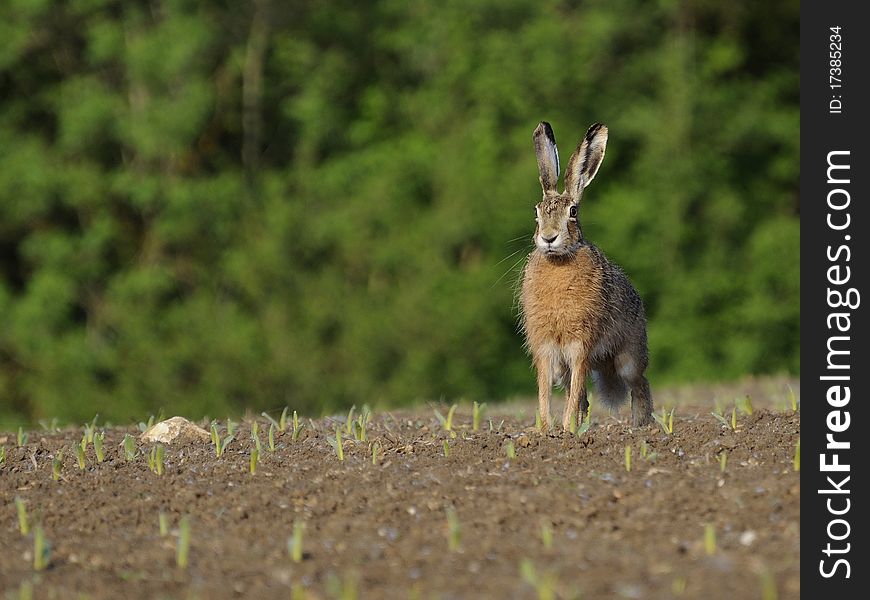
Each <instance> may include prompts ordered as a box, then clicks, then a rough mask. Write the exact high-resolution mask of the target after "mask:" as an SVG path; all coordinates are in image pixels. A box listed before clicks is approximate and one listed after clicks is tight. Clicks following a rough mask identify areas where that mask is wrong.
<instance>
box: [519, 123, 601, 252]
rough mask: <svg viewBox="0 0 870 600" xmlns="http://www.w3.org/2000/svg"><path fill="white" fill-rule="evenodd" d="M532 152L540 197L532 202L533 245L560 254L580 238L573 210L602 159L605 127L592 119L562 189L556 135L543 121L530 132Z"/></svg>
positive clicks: (572, 248)
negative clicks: (532, 140)
mask: <svg viewBox="0 0 870 600" xmlns="http://www.w3.org/2000/svg"><path fill="white" fill-rule="evenodd" d="M534 140H535V154H536V155H537V158H538V172H539V173H540V175H541V179H540V181H541V188H542V189H543V190H544V198H543V200H541V201H540V202H539V203H538V204H537V206H535V220H536V221H537V223H538V226H537V228H536V229H535V246H537V247H538V250H539V251H541V252H542V253H544V254H547V255H550V256H563V255H565V254H571V253H573V252H575V251H576V250H577V248H578V247H579V246H580V244H581V242H582V241H583V232H582V231H581V230H580V223H579V222H578V221H577V211H578V210H579V206H580V198H581V197H582V195H583V190H584V189H585V188H586V186H587V185H589V183H590V182H591V181H592V180H593V179H594V178H595V174H596V173H598V167H600V166H601V161H602V160H604V149H605V148H606V146H607V127H605V126H604V125H602V124H601V123H596V124H595V125H593V126H592V127H590V128H589V130H588V131H587V132H586V135H585V136H583V139H582V140H580V144H578V145H577V149H576V150H575V151H574V154H572V155H571V159H570V160H569V161H568V170H567V171H565V191H564V192H562V193H561V194H560V193H559V192H558V190H557V189H556V183H557V182H558V180H559V150H558V149H557V148H556V137H555V136H554V135H553V129H552V127H550V124H549V123H547V122H546V121H544V122H542V123H541V124H540V125H538V127H537V129H535V134H534Z"/></svg>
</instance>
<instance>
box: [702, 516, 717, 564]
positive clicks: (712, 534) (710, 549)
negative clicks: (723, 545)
mask: <svg viewBox="0 0 870 600" xmlns="http://www.w3.org/2000/svg"><path fill="white" fill-rule="evenodd" d="M704 552H706V553H707V555H708V556H712V555H714V554H716V530H715V529H714V528H713V524H712V523H707V524H706V525H704Z"/></svg>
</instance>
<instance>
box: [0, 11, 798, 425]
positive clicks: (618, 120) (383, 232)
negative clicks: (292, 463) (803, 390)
mask: <svg viewBox="0 0 870 600" xmlns="http://www.w3.org/2000/svg"><path fill="white" fill-rule="evenodd" d="M798 12H799V3H798V2H797V1H796V0H794V1H785V0H777V1H770V2H751V1H735V2H719V1H714V0H687V1H677V0H660V1H657V2H649V1H646V0H584V1H580V2H568V1H559V0H477V1H474V2H466V1H459V0H438V1H435V0H367V1H360V0H323V1H317V0H288V1H286V2H278V1H277V0H254V1H243V2H242V1H227V0H224V1H216V0H215V1H205V0H202V1H195V0H152V1H138V0H123V1H122V0H68V1H65V2H59V1H57V0H54V1H51V0H7V1H5V2H3V3H0V40H2V42H0V419H5V420H6V421H10V422H14V421H26V420H33V419H38V418H44V417H59V418H60V419H61V420H64V419H77V420H81V419H83V418H85V417H90V416H92V415H93V414H94V412H99V413H100V414H101V415H102V416H103V417H106V418H110V419H115V420H119V421H126V420H128V419H131V418H141V417H142V415H144V414H147V413H148V412H149V411H152V412H153V411H156V409H157V408H158V407H166V408H167V410H168V411H169V412H171V413H173V414H187V415H190V416H196V417H199V416H202V415H203V414H211V415H218V414H226V413H238V412H241V411H242V410H244V409H248V408H250V409H256V410H261V409H266V408H274V407H280V406H283V405H285V404H289V405H291V406H292V407H293V408H297V409H300V410H301V411H307V412H311V413H318V412H320V411H326V410H332V409H337V408H339V407H342V406H347V405H350V404H351V403H357V404H361V403H363V402H368V403H370V404H373V405H379V404H381V405H383V404H387V405H398V404H407V403H413V402H418V401H422V400H427V399H438V398H441V397H444V398H448V399H467V400H471V399H479V400H480V399H485V400H490V401H492V400H497V399H501V398H505V397H509V396H513V395H522V394H531V393H533V390H534V378H533V375H532V373H531V371H530V365H529V360H528V358H527V357H526V355H525V353H524V350H523V347H522V340H521V338H520V337H519V336H518V334H517V331H516V324H517V309H516V302H515V297H514V296H515V294H514V292H515V285H516V281H517V278H518V276H519V272H520V268H521V266H522V259H523V258H524V256H525V254H526V251H527V250H528V249H529V248H530V247H531V234H532V231H533V227H534V223H533V215H532V206H533V204H534V203H535V202H537V201H538V199H539V197H540V187H539V184H538V181H537V169H536V164H535V158H534V152H533V149H532V143H531V134H532V131H533V129H534V128H535V125H536V124H537V123H538V121H540V120H548V121H550V122H551V123H552V124H553V127H554V129H555V131H556V136H557V140H558V141H559V143H560V145H561V148H562V154H563V161H564V160H567V157H568V155H569V154H570V151H571V149H573V147H574V145H575V144H576V143H577V141H578V140H579V138H580V137H581V136H582V134H583V133H584V132H585V130H586V128H587V127H588V126H589V125H590V124H591V123H592V122H595V121H602V122H605V123H607V124H608V126H609V128H610V132H611V133H610V143H609V146H608V152H607V158H606V160H605V162H604V164H603V166H602V169H601V172H600V173H599V177H598V178H596V181H595V182H594V184H593V185H592V186H590V188H589V190H588V192H587V195H586V197H585V203H584V206H583V208H582V211H581V218H582V221H583V223H584V231H585V233H586V235H587V236H588V237H589V238H590V239H592V240H593V241H594V242H595V243H596V244H598V245H599V246H600V247H601V248H602V249H603V250H604V251H605V252H606V253H607V254H608V255H609V256H610V257H611V258H612V259H614V260H615V261H616V262H618V263H619V264H621V265H622V266H623V267H624V268H625V270H626V271H627V273H628V274H629V276H630V277H631V279H632V281H633V282H634V283H635V285H636V286H637V287H638V289H639V291H640V293H641V295H642V296H643V297H644V300H645V302H646V305H647V310H648V315H649V321H650V325H649V337H650V345H651V355H652V366H651V371H650V377H651V379H652V381H653V386H654V387H655V386H656V385H660V384H662V383H667V382H675V381H698V380H727V379H733V378H736V377H740V376H742V375H744V374H763V373H776V372H788V373H793V374H796V373H798V372H799V368H800V362H799V347H800V329H799V323H798V321H799V312H800V302H799V290H800V274H799V263H800V256H799V239H800V238H799V208H798V176H799V170H798V153H799V94H798V83H799V73H798V67H799V62H798V39H799V35H798ZM517 261H519V262H517Z"/></svg>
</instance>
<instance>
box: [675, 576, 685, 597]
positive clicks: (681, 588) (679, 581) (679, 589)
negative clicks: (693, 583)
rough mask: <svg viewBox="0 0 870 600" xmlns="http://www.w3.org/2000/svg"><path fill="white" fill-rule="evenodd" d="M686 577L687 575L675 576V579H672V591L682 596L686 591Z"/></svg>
mask: <svg viewBox="0 0 870 600" xmlns="http://www.w3.org/2000/svg"><path fill="white" fill-rule="evenodd" d="M686 583H687V582H686V578H685V577H682V576H680V577H675V578H674V580H673V581H671V591H672V592H673V593H674V595H675V596H682V595H683V594H685V593H686Z"/></svg>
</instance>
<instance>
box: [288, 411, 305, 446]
mask: <svg viewBox="0 0 870 600" xmlns="http://www.w3.org/2000/svg"><path fill="white" fill-rule="evenodd" d="M303 427H305V425H304V424H302V423H300V422H299V415H298V414H296V411H295V410H294V411H293V435H292V436H291V437H290V439H292V440H293V441H294V442H295V441H296V440H298V439H299V433H300V432H301V431H302V428H303Z"/></svg>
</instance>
